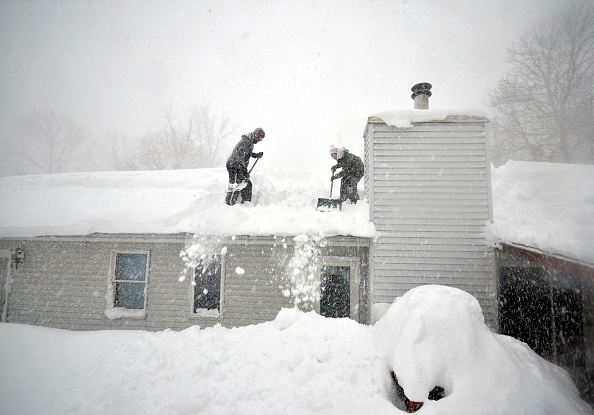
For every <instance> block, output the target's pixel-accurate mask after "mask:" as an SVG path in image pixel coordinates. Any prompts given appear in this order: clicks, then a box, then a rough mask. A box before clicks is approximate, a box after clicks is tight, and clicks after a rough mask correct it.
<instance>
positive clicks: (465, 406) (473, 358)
mask: <svg viewBox="0 0 594 415" xmlns="http://www.w3.org/2000/svg"><path fill="white" fill-rule="evenodd" d="M375 345H376V347H377V350H378V352H379V353H380V355H381V356H382V358H383V359H384V361H385V362H386V364H387V366H388V368H389V369H390V370H393V371H394V373H395V374H396V377H397V378H398V381H399V384H400V386H402V387H403V389H404V392H405V394H406V396H407V397H408V398H409V399H410V400H412V401H415V402H424V406H423V411H422V413H424V414H454V413H458V414H459V413H464V414H466V413H467V414H479V413H480V414H509V413H527V414H551V415H553V414H591V413H592V409H591V408H590V407H589V406H588V405H587V404H585V403H584V402H583V401H581V400H580V398H579V393H578V391H577V388H576V387H575V386H574V384H573V382H572V381H571V379H570V377H569V375H568V374H567V372H565V371H564V370H563V369H561V368H559V367H558V366H556V365H553V364H551V363H549V362H547V361H546V360H544V359H542V358H541V357H539V356H538V355H537V354H536V353H534V352H533V351H532V350H531V349H530V348H529V347H528V346H527V345H526V344H524V343H522V342H519V341H517V340H515V339H513V338H511V337H508V336H503V335H498V334H495V333H492V332H491V331H490V330H489V328H488V327H487V326H486V325H485V324H484V319H483V315H482V310H481V307H480V305H479V303H478V301H477V300H476V298H474V297H473V296H471V295H470V294H468V293H466V292H465V291H462V290H459V289H457V288H451V287H445V286H440V285H433V286H421V287H417V288H414V289H412V290H410V291H408V292H407V293H406V294H405V295H404V296H402V297H401V298H398V299H397V300H396V301H395V302H394V304H393V305H392V306H391V307H390V308H389V309H388V311H387V312H386V314H385V315H384V316H383V317H382V318H381V319H380V320H379V321H378V323H377V324H376V325H375ZM435 386H441V387H442V388H444V391H445V393H444V395H445V399H441V400H439V401H429V400H427V396H428V394H429V392H430V391H431V390H432V389H433V388H434V387H435Z"/></svg>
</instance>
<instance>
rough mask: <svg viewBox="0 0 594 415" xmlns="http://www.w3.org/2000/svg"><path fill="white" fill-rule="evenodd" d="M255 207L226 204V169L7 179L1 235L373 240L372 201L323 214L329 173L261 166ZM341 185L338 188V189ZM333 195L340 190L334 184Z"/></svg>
mask: <svg viewBox="0 0 594 415" xmlns="http://www.w3.org/2000/svg"><path fill="white" fill-rule="evenodd" d="M252 182H253V185H254V188H253V198H252V201H253V204H247V203H246V204H244V205H239V204H237V205H235V206H227V205H226V204H225V203H224V199H225V194H226V189H227V185H228V175H227V171H226V170H225V169H224V168H214V169H197V170H174V171H142V172H137V171H135V172H92V173H63V174H52V175H32V176H14V177H1V178H0V200H1V201H2V202H1V204H0V237H32V236H42V235H62V236H63V235H87V234H91V233H95V232H99V233H160V234H164V233H186V232H189V233H200V234H210V235H301V234H308V235H314V234H315V235H318V234H320V233H322V234H324V235H325V236H334V235H349V236H359V237H373V236H374V235H375V227H374V226H373V224H372V223H371V222H370V221H369V206H368V204H367V203H366V202H365V201H360V202H359V203H358V204H356V205H350V204H348V203H345V204H343V209H342V212H319V211H316V203H317V199H318V198H319V197H322V198H327V197H329V193H330V171H329V170H328V172H327V174H326V175H323V174H321V173H315V172H308V171H291V170H272V169H266V168H256V169H254V171H253V172H252ZM335 184H336V183H335ZM333 190H334V191H333V197H337V196H338V194H339V189H338V188H337V186H334V189H333Z"/></svg>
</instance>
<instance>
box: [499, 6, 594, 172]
mask: <svg viewBox="0 0 594 415" xmlns="http://www.w3.org/2000/svg"><path fill="white" fill-rule="evenodd" d="M508 63H509V64H510V69H509V71H508V72H506V73H505V74H503V76H502V77H501V78H500V79H499V81H498V83H497V86H496V87H495V89H494V90H493V91H491V93H490V94H489V99H488V102H489V104H490V105H491V106H492V107H493V109H494V111H495V119H494V123H493V128H492V131H493V133H494V134H492V139H491V148H492V149H493V160H494V162H495V163H496V164H501V163H504V162H505V161H507V160H508V159H516V160H532V161H549V162H565V163H567V162H592V161H594V135H593V134H592V133H593V131H594V4H593V3H591V2H589V1H583V2H581V3H570V4H569V5H568V6H566V7H565V8H564V9H562V10H561V12H560V13H557V14H555V15H553V16H552V17H551V18H550V19H548V20H546V21H545V22H543V23H541V24H539V25H535V26H533V27H532V28H531V29H530V30H528V31H527V32H525V33H524V34H522V35H521V37H520V39H519V41H518V42H517V43H514V44H513V45H512V46H511V47H510V48H509V49H508Z"/></svg>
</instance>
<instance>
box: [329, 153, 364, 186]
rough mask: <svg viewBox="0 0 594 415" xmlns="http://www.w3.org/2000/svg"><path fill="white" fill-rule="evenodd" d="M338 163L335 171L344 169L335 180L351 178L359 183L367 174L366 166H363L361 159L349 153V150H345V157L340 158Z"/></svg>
mask: <svg viewBox="0 0 594 415" xmlns="http://www.w3.org/2000/svg"><path fill="white" fill-rule="evenodd" d="M337 162H338V164H337V165H336V166H335V169H334V170H337V169H338V168H342V170H341V171H340V172H339V173H338V174H337V175H336V176H334V178H335V179H340V178H341V177H345V176H347V177H348V176H350V177H354V178H356V179H357V182H358V181H359V180H361V178H362V177H363V176H364V174H365V166H364V165H363V161H362V160H361V157H358V156H355V155H354V154H351V153H349V151H348V150H345V153H344V155H343V156H342V158H339V159H338V160H337Z"/></svg>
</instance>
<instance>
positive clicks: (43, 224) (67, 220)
mask: <svg viewBox="0 0 594 415" xmlns="http://www.w3.org/2000/svg"><path fill="white" fill-rule="evenodd" d="M328 176H329V174H328V175H324V174H322V173H317V172H309V171H292V170H272V169H265V168H262V169H260V170H258V171H256V170H254V173H253V174H252V179H253V183H254V197H253V202H254V203H253V205H236V206H227V205H225V204H224V201H223V199H224V196H225V191H226V187H227V172H226V170H225V169H223V168H216V169H199V170H176V171H150V172H93V173H64V174H53V175H36V176H14V177H2V178H0V200H2V203H1V204H0V237H31V236H41V235H86V234H90V233H94V232H100V233H179V232H182V233H186V232H189V233H201V234H212V235H301V234H309V235H313V234H316V235H317V234H319V233H323V234H324V235H325V236H333V235H351V236H360V237H373V236H374V235H375V227H374V226H373V224H372V223H370V222H369V206H368V204H367V202H366V201H365V200H362V201H360V202H359V203H358V204H356V205H349V204H344V206H343V210H342V212H318V211H316V201H317V198H318V197H323V198H326V197H328V196H329V192H330V181H329V177H328ZM492 190H493V216H494V222H493V224H492V225H491V226H490V227H489V235H490V237H491V238H493V239H494V240H495V242H507V243H512V244H520V245H524V246H527V247H532V248H536V249H539V250H541V251H543V252H545V253H551V254H558V255H562V256H566V257H569V258H573V259H577V260H580V261H584V262H586V263H590V264H592V263H594V166H593V165H575V164H551V163H530V162H518V161H510V162H508V163H507V164H505V165H504V166H501V167H499V168H497V169H493V170H492ZM338 192H339V191H338V189H337V188H336V187H335V188H334V189H333V196H337V195H338ZM360 192H361V193H362V189H360Z"/></svg>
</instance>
